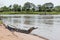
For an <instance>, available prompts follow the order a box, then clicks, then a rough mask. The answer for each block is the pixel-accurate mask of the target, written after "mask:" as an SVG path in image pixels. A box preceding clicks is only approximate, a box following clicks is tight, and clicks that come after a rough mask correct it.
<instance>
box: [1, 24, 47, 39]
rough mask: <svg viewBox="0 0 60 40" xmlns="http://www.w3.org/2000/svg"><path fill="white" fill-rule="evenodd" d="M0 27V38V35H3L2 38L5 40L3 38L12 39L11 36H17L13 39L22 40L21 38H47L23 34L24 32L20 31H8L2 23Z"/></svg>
mask: <svg viewBox="0 0 60 40" xmlns="http://www.w3.org/2000/svg"><path fill="white" fill-rule="evenodd" d="M0 27H1V28H0V32H1V31H2V32H1V33H0V39H2V38H1V36H2V37H3V39H2V40H5V39H4V38H6V40H9V39H11V40H12V39H13V38H12V36H14V37H15V38H18V39H15V40H22V39H23V40H47V39H44V38H41V37H37V36H34V35H30V34H24V33H20V32H10V31H9V30H8V29H6V28H5V26H4V25H3V24H0ZM4 36H5V37H4ZM10 36H11V37H10ZM20 37H21V38H20ZM8 38H9V39H8ZM27 38H28V39H27ZM13 40H14V39H13Z"/></svg>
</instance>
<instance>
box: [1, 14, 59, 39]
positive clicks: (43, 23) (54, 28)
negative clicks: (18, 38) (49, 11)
mask: <svg viewBox="0 0 60 40" xmlns="http://www.w3.org/2000/svg"><path fill="white" fill-rule="evenodd" d="M2 21H3V22H4V23H5V24H6V25H14V26H16V28H20V29H25V30H28V29H29V28H30V27H38V29H36V30H33V31H32V32H31V34H37V35H40V36H43V37H45V38H48V39H49V40H60V38H59V37H60V36H59V35H60V34H59V33H60V32H59V30H60V27H59V26H60V16H57V15H28V16H27V15H24V16H21V15H20V16H8V17H3V18H2Z"/></svg>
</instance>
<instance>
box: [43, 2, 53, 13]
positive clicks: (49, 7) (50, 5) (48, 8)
mask: <svg viewBox="0 0 60 40" xmlns="http://www.w3.org/2000/svg"><path fill="white" fill-rule="evenodd" d="M43 7H44V10H45V11H48V12H49V11H52V9H53V7H54V4H53V3H45V4H44V5H43Z"/></svg>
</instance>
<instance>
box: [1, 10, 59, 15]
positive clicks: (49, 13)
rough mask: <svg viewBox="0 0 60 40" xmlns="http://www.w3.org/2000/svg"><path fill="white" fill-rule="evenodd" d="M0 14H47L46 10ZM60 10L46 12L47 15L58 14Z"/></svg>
mask: <svg viewBox="0 0 60 40" xmlns="http://www.w3.org/2000/svg"><path fill="white" fill-rule="evenodd" d="M0 14H40V15H45V12H26V11H22V12H0ZM58 14H60V12H46V15H58Z"/></svg>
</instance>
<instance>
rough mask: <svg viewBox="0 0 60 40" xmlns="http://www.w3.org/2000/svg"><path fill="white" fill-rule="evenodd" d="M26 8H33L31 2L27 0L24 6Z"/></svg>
mask: <svg viewBox="0 0 60 40" xmlns="http://www.w3.org/2000/svg"><path fill="white" fill-rule="evenodd" d="M23 8H24V10H26V11H29V10H30V8H31V5H30V2H26V3H25V4H24V6H23Z"/></svg>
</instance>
